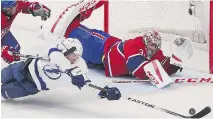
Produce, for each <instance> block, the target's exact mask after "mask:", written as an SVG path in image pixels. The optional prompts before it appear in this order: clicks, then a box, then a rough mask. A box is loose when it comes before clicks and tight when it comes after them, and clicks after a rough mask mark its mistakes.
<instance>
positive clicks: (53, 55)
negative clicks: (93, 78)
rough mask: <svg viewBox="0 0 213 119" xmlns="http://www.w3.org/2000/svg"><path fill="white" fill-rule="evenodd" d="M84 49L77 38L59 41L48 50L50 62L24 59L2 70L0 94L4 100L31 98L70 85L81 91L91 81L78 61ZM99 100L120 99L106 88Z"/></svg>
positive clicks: (116, 92)
mask: <svg viewBox="0 0 213 119" xmlns="http://www.w3.org/2000/svg"><path fill="white" fill-rule="evenodd" d="M82 52H83V49H82V45H81V43H80V42H79V41H78V40H77V39H72V38H68V39H65V38H60V39H59V41H58V42H57V43H56V44H54V45H53V47H51V48H50V49H49V51H48V56H49V60H41V59H32V58H31V59H30V58H29V59H27V61H21V62H18V63H15V64H11V65H9V66H8V67H6V68H4V69H2V71H1V83H2V85H1V94H2V97H3V98H4V99H11V98H19V97H24V96H28V95H34V94H37V93H39V92H40V91H46V90H51V89H55V88H57V87H60V86H62V85H63V84H69V83H70V82H71V83H72V84H73V85H75V86H77V87H78V88H79V89H81V88H82V87H83V86H84V85H85V84H86V83H87V82H90V80H89V79H88V78H87V76H86V73H87V65H86V63H85V61H84V60H83V59H82V58H81V55H82ZM105 89H106V90H107V92H102V91H101V92H100V93H99V96H100V97H101V98H107V99H108V100H119V99H120V97H121V94H120V91H119V90H118V89H117V88H115V87H112V88H109V87H107V86H106V87H105Z"/></svg>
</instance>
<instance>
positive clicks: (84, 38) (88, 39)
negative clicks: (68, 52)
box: [46, 1, 193, 88]
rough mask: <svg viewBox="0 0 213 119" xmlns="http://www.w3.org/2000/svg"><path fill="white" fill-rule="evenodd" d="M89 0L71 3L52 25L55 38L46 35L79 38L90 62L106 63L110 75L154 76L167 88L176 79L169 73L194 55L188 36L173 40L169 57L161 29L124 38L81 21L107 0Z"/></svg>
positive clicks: (153, 78) (154, 83)
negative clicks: (88, 25) (160, 33)
mask: <svg viewBox="0 0 213 119" xmlns="http://www.w3.org/2000/svg"><path fill="white" fill-rule="evenodd" d="M89 2H90V3H89ZM89 2H88V3H89V4H88V3H86V2H85V1H84V2H82V3H79V4H75V5H74V6H72V7H68V8H67V9H66V10H65V12H63V14H61V16H60V17H59V19H58V20H57V21H56V22H55V24H54V25H53V26H52V27H51V34H52V36H51V38H50V37H46V40H50V39H51V40H53V36H55V37H54V39H55V40H57V38H59V37H61V36H63V37H66V38H76V39H78V40H79V41H80V42H81V44H82V46H83V48H84V50H83V54H82V57H83V58H84V60H85V61H86V62H87V63H88V64H89V65H91V64H92V65H93V66H100V65H103V67H104V69H105V75H106V76H107V77H116V76H125V75H132V76H135V77H136V78H138V79H140V80H145V79H150V80H151V82H152V84H153V85H155V86H156V87H157V88H163V87H165V86H167V85H169V84H170V83H172V82H173V81H172V79H171V78H170V77H169V75H172V74H174V73H176V72H177V71H178V70H182V69H183V67H184V59H185V58H189V57H191V56H192V54H193V47H192V44H191V41H190V39H188V38H186V37H180V36H178V37H176V38H175V39H174V40H173V43H172V46H171V49H172V55H171V57H167V56H165V55H164V54H163V51H162V50H161V46H162V39H161V36H160V35H159V33H158V32H157V31H154V30H151V31H148V32H146V33H145V34H143V35H141V36H138V37H136V38H132V39H129V40H126V41H124V40H122V39H120V38H117V37H116V36H111V35H110V34H108V33H106V32H104V31H101V30H97V29H90V28H87V27H86V26H84V25H81V24H80V22H81V21H83V20H85V19H87V18H89V17H90V16H91V14H92V12H93V10H95V9H97V8H99V7H100V6H101V5H103V4H104V1H100V2H97V1H95V2H94V1H92V2H91V1H89ZM85 5H87V9H84V8H85ZM82 10H83V11H82ZM79 11H80V12H79ZM60 24H62V25H60ZM62 26H63V27H62ZM49 36H50V35H49Z"/></svg>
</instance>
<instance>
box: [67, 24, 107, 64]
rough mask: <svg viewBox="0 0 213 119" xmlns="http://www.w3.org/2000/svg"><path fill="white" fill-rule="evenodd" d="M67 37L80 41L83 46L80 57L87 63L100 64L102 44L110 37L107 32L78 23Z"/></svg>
mask: <svg viewBox="0 0 213 119" xmlns="http://www.w3.org/2000/svg"><path fill="white" fill-rule="evenodd" d="M68 37H69V38H77V39H78V40H79V41H80V42H81V44H82V46H83V48H84V50H83V55H82V57H83V58H84V60H85V61H86V62H87V63H88V62H90V63H93V64H102V60H101V58H102V55H103V50H104V44H105V42H106V40H107V39H108V38H109V37H111V36H110V35H109V34H108V33H105V32H104V31H101V30H96V29H89V28H87V27H85V26H83V25H80V26H79V27H78V28H76V29H74V30H73V31H72V32H71V33H70V34H69V36H68Z"/></svg>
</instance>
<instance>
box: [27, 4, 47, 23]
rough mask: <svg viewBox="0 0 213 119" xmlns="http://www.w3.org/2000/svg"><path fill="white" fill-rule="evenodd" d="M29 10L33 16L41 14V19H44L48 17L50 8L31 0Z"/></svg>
mask: <svg viewBox="0 0 213 119" xmlns="http://www.w3.org/2000/svg"><path fill="white" fill-rule="evenodd" d="M29 11H30V13H31V14H32V15H33V16H41V20H42V21H46V20H47V18H50V12H51V10H50V9H49V8H48V7H46V6H45V5H42V4H39V3H38V2H33V3H32V4H31V5H30V7H29Z"/></svg>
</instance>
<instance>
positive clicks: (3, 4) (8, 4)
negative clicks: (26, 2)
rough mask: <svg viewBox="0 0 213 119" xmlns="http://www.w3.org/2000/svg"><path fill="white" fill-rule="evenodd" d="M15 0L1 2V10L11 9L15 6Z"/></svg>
mask: <svg viewBox="0 0 213 119" xmlns="http://www.w3.org/2000/svg"><path fill="white" fill-rule="evenodd" d="M16 4H17V2H16V0H1V8H11V7H14V6H16Z"/></svg>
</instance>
